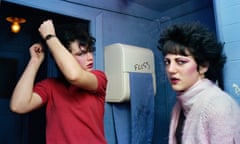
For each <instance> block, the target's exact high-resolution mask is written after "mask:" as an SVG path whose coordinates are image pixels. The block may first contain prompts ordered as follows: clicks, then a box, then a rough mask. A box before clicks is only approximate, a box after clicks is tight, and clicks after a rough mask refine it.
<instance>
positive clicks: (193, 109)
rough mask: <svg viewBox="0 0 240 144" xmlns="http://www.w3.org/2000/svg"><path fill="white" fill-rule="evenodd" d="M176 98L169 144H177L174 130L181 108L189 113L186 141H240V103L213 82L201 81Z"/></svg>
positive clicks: (239, 143) (190, 143)
mask: <svg viewBox="0 0 240 144" xmlns="http://www.w3.org/2000/svg"><path fill="white" fill-rule="evenodd" d="M177 99H178V101H177V103H176V104H175V106H174V108H173V112H172V118H171V124H170V131H169V144H176V139H175V131H176V126H177V123H178V118H179V114H180V109H181V107H183V109H184V114H185V116H186V121H185V125H184V130H183V137H182V143H183V144H240V108H239V105H238V104H237V103H236V102H235V101H234V100H233V99H232V98H231V97H230V96H229V95H228V94H226V93H225V92H223V91H222V90H221V89H220V88H218V87H217V86H216V85H215V84H213V83H212V82H211V81H209V80H207V79H203V80H200V81H198V82H197V83H196V84H195V85H194V86H193V87H191V88H190V89H189V90H187V91H186V92H184V93H182V94H179V95H178V96H177Z"/></svg>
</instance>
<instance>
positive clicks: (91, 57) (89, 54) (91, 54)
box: [86, 52, 93, 60]
mask: <svg viewBox="0 0 240 144" xmlns="http://www.w3.org/2000/svg"><path fill="white" fill-rule="evenodd" d="M86 55H87V59H88V60H93V53H91V52H88V53H87V54H86Z"/></svg>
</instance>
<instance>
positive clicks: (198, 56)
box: [158, 22, 226, 82]
mask: <svg viewBox="0 0 240 144" xmlns="http://www.w3.org/2000/svg"><path fill="white" fill-rule="evenodd" d="M158 48H159V49H160V51H162V53H163V55H166V54H168V53H171V54H179V55H184V56H186V55H189V54H188V53H187V51H188V52H190V55H191V56H193V57H194V59H195V61H196V63H197V64H198V67H199V66H204V65H205V64H206V63H208V64H209V68H208V71H207V72H206V74H205V76H206V78H208V79H210V80H212V81H213V82H216V80H218V79H219V77H221V76H220V74H221V71H222V68H223V66H224V63H225V61H226V56H225V55H224V54H223V44H222V43H220V42H218V41H217V39H216V37H215V36H214V34H213V33H211V32H210V31H209V30H208V28H207V27H206V26H204V25H201V24H200V23H197V22H193V23H183V24H175V25H172V26H170V27H169V28H167V29H166V30H165V31H163V33H162V34H161V35H160V40H159V45H158Z"/></svg>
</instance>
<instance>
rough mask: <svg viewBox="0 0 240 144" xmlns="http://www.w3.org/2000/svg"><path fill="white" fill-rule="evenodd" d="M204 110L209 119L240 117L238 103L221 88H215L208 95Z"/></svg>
mask: <svg viewBox="0 0 240 144" xmlns="http://www.w3.org/2000/svg"><path fill="white" fill-rule="evenodd" d="M206 97H208V98H206V101H205V102H204V109H203V111H204V112H205V114H206V115H208V116H209V117H213V118H214V117H225V116H228V115H229V116H231V115H233V114H238V115H240V107H239V105H238V103H237V102H236V101H235V100H234V99H233V98H232V97H231V96H230V95H229V94H227V93H226V92H224V91H222V90H221V89H220V88H215V89H214V91H212V92H211V93H209V95H206Z"/></svg>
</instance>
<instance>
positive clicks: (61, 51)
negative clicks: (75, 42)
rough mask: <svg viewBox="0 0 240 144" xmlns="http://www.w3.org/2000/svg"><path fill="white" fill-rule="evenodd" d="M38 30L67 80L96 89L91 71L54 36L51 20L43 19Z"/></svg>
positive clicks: (95, 82)
mask: <svg viewBox="0 0 240 144" xmlns="http://www.w3.org/2000/svg"><path fill="white" fill-rule="evenodd" d="M39 32H40V34H41V36H42V38H43V39H45V40H46V43H47V45H48V47H49V49H50V52H51V53H52V55H53V57H54V59H55V62H56V63H57V65H58V67H59V69H60V70H61V72H62V73H63V75H64V76H65V78H66V79H67V80H68V82H69V83H71V84H73V85H76V86H78V87H81V88H84V89H87V90H96V89H97V78H96V76H95V75H94V74H92V73H91V72H89V71H87V70H84V69H83V68H82V67H81V66H80V64H79V63H78V62H77V60H76V59H75V57H74V56H73V54H72V53H70V52H69V51H68V50H67V48H65V47H64V46H63V44H62V43H61V42H60V40H59V39H58V37H57V36H56V33H55V28H54V25H53V22H52V20H47V21H44V22H43V23H42V24H41V26H40V27H39ZM50 35H52V36H50ZM49 36H50V38H49ZM47 37H48V38H47Z"/></svg>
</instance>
